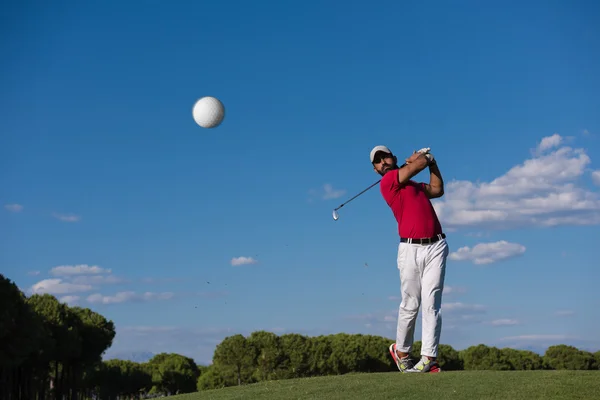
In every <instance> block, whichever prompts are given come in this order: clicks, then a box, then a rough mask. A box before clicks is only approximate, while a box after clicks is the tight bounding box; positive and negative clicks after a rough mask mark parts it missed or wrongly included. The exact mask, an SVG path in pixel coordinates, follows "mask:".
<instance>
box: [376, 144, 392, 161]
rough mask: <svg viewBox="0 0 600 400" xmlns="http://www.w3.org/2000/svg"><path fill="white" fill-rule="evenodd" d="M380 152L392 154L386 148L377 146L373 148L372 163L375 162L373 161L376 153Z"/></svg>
mask: <svg viewBox="0 0 600 400" xmlns="http://www.w3.org/2000/svg"><path fill="white" fill-rule="evenodd" d="M378 151H383V152H385V153H389V154H392V151H391V150H390V149H388V148H387V147H386V146H381V145H380V146H375V147H373V150H371V162H373V159H374V158H375V153H377V152H378Z"/></svg>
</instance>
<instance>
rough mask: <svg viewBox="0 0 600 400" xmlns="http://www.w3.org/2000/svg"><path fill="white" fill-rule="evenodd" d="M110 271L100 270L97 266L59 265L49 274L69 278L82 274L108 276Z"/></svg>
mask: <svg viewBox="0 0 600 400" xmlns="http://www.w3.org/2000/svg"><path fill="white" fill-rule="evenodd" d="M111 271H112V270H110V269H105V268H101V267H99V266H97V265H91V266H90V265H87V264H79V265H59V266H57V267H54V268H52V269H51V270H50V274H51V275H54V276H71V275H83V274H91V275H94V274H110V273H111Z"/></svg>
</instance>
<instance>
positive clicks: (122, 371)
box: [0, 274, 600, 400]
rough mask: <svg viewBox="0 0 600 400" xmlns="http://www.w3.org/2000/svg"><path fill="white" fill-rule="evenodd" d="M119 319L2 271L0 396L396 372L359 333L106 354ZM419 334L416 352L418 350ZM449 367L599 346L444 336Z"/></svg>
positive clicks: (546, 359)
mask: <svg viewBox="0 0 600 400" xmlns="http://www.w3.org/2000/svg"><path fill="white" fill-rule="evenodd" d="M114 337H115V326H114V324H113V322H112V321H110V320H107V319H106V318H105V317H104V316H102V315H100V314H98V313H96V312H94V311H92V310H90V309H89V308H82V307H72V306H68V305H67V304H65V303H61V302H59V301H58V300H57V299H56V297H54V296H52V295H49V294H43V295H40V294H34V295H32V296H30V297H27V296H25V295H24V294H23V293H22V292H21V291H20V290H19V289H18V287H17V286H16V285H15V284H14V283H13V282H12V281H10V280H9V279H7V278H5V277H4V276H3V275H1V274H0V398H1V399H5V400H21V399H27V400H46V399H48V400H84V399H103V400H122V399H125V398H127V399H141V398H150V397H155V396H160V395H171V394H176V393H190V392H195V391H201V390H207V389H214V388H221V387H227V386H235V385H244V384H250V383H255V382H260V381H264V380H277V379H290V378H304V377H314V376H323V375H339V374H346V373H352V372H364V373H374V372H390V371H397V368H396V366H395V364H394V362H393V361H392V359H391V357H390V355H389V352H388V346H389V344H390V343H391V342H392V340H390V339H389V338H385V337H381V336H375V335H362V334H345V333H338V334H331V335H321V336H314V337H309V336H305V335H300V334H296V333H289V334H284V335H277V334H275V333H272V332H267V331H256V332H252V333H251V334H250V335H248V336H247V337H245V336H243V335H241V334H236V335H232V336H228V337H226V338H224V339H223V341H221V342H220V343H219V344H218V345H217V346H216V348H215V351H214V354H213V360H212V363H211V364H210V365H208V366H205V365H198V364H196V363H195V361H194V360H193V359H191V358H189V357H186V356H183V355H180V354H176V353H161V354H157V355H155V356H154V357H152V358H151V359H150V360H148V361H147V362H141V363H139V362H133V361H129V360H118V359H113V360H103V359H102V358H103V355H104V353H105V352H106V350H108V349H109V348H110V346H111V345H112V342H113V339H114ZM419 352H420V342H416V343H415V346H414V348H413V350H412V355H413V356H414V357H415V358H418V357H419ZM439 362H440V364H441V367H442V369H443V370H447V371H451V370H474V369H479V370H482V369H487V370H535V369H576V370H590V369H600V351H599V352H596V353H590V352H588V351H584V350H580V349H577V348H576V347H573V346H568V345H555V346H551V347H549V348H548V349H547V350H546V352H545V354H543V355H539V354H537V353H534V352H532V351H526V350H516V349H511V348H496V347H490V346H486V345H483V344H479V345H476V346H471V347H469V348H466V349H464V350H460V351H457V350H455V349H453V348H452V347H451V346H449V345H446V344H442V345H440V351H439Z"/></svg>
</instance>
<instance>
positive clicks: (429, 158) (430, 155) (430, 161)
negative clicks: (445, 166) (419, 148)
mask: <svg viewBox="0 0 600 400" xmlns="http://www.w3.org/2000/svg"><path fill="white" fill-rule="evenodd" d="M425 157H426V158H427V159H428V160H429V165H432V164H435V157H433V154H430V153H425Z"/></svg>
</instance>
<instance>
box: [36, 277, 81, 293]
mask: <svg viewBox="0 0 600 400" xmlns="http://www.w3.org/2000/svg"><path fill="white" fill-rule="evenodd" d="M90 290H92V286H91V285H81V284H75V283H69V282H63V281H62V279H44V280H42V281H39V282H38V283H36V284H34V285H33V286H31V288H30V289H29V291H30V292H31V293H32V294H51V295H58V294H68V293H77V292H87V291H90Z"/></svg>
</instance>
